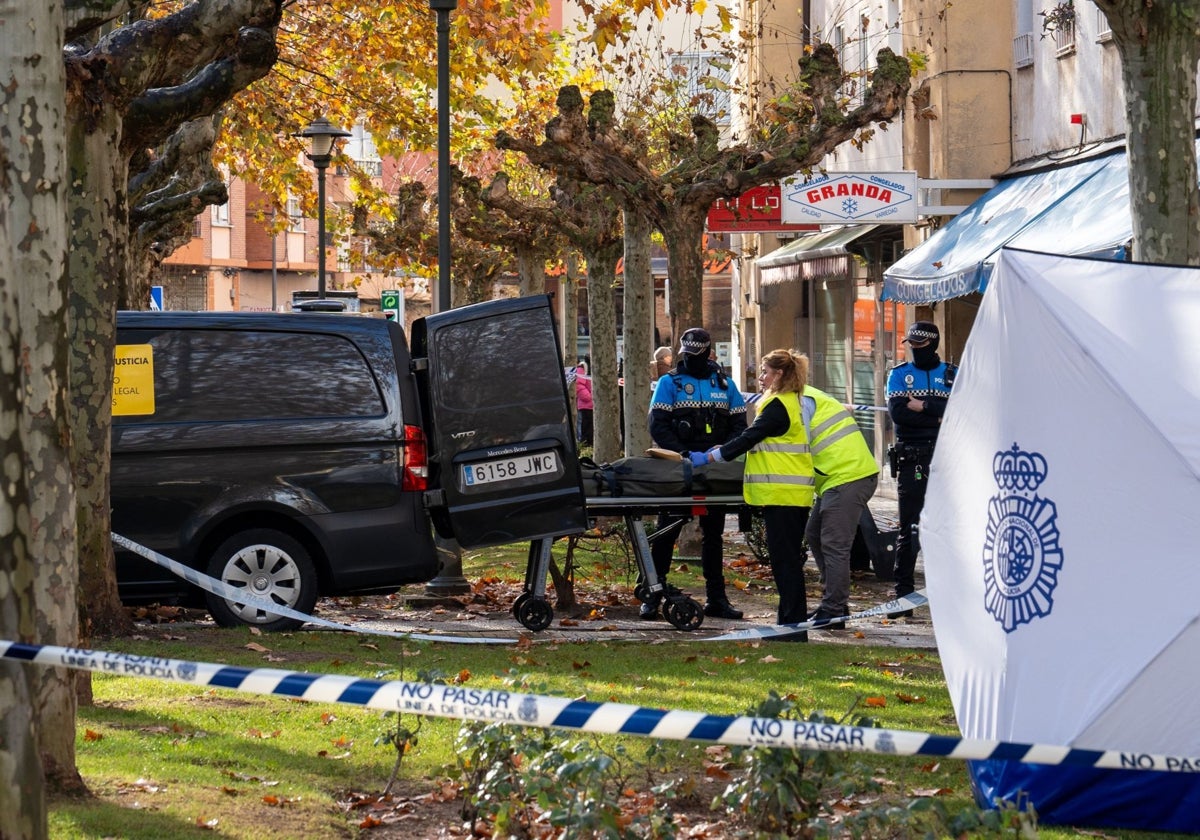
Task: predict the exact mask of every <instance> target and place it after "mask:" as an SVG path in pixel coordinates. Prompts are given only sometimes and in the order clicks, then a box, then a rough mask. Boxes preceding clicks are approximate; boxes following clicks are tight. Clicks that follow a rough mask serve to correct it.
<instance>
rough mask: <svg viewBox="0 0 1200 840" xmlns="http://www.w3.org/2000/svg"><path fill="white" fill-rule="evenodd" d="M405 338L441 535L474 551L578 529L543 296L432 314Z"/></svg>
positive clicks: (554, 342) (583, 519)
mask: <svg viewBox="0 0 1200 840" xmlns="http://www.w3.org/2000/svg"><path fill="white" fill-rule="evenodd" d="M410 337H411V339H412V354H413V368H414V370H415V372H416V377H417V389H418V391H419V392H420V395H421V408H422V412H423V415H424V417H423V422H424V426H425V433H426V436H427V438H428V445H429V465H430V477H429V478H430V481H429V486H430V487H431V488H432V489H431V490H430V491H429V492H428V493H427V494H426V500H427V503H428V505H429V509H430V512H431V514H432V516H433V521H434V525H435V526H436V527H437V529H438V532H439V533H440V534H441V535H442V536H444V537H447V538H450V537H453V538H454V539H456V540H457V541H458V543H459V544H460V545H462V546H465V547H476V546H485V545H499V544H502V543H511V542H523V541H526V540H533V539H539V538H542V537H557V536H563V535H565V534H575V533H579V532H581V531H583V530H584V529H585V528H586V527H587V516H586V513H585V511H584V493H583V483H582V481H581V479H580V474H579V459H578V457H577V455H576V450H575V435H574V431H573V429H572V426H571V412H570V408H569V404H568V391H567V383H566V379H565V377H564V367H563V359H562V353H561V351H560V350H559V346H558V339H557V337H556V332H555V328H554V316H553V314H552V311H551V308H550V298H549V297H548V296H546V295H537V296H532V297H525V298H515V299H510V300H497V301H489V302H487V303H480V304H475V305H472V306H464V307H462V308H460V309H452V310H450V311H448V312H440V313H437V314H435V315H429V316H427V317H425V318H421V319H419V320H417V321H416V322H415V323H414V324H413V329H412V335H411V336H410Z"/></svg>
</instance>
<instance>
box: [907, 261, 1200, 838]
mask: <svg viewBox="0 0 1200 840" xmlns="http://www.w3.org/2000/svg"><path fill="white" fill-rule="evenodd" d="M1197 325H1200V269H1195V268H1181V267H1167V266H1151V265H1142V264H1137V265H1134V264H1129V263H1124V262H1114V261H1108V260H1101V259H1086V258H1079V257H1065V256H1055V255H1047V254H1040V253H1032V252H1025V251H1017V250H1013V249H1009V248H1005V249H1004V250H1003V251H1001V253H1000V255H999V258H998V260H997V263H996V266H995V270H994V272H993V275H992V280H991V285H990V287H989V290H988V293H987V295H985V296H984V299H983V304H982V306H981V308H980V311H979V314H978V317H977V319H976V321H975V324H974V326H973V328H972V330H971V336H970V339H969V340H968V343H967V346H966V349H965V352H964V357H963V362H962V365H961V367H960V369H959V375H958V379H957V380H956V381H955V385H954V395H953V397H952V398H951V400H950V403H949V405H948V407H947V411H946V415H945V418H944V420H943V426H942V430H941V432H940V434H939V439H938V447H937V451H936V453H935V455H934V459H933V463H932V465H931V473H930V484H929V490H928V497H927V500H926V504H925V508H924V511H923V514H922V517H921V523H920V527H921V543H922V549H923V552H924V557H925V570H926V583H927V591H928V595H929V600H930V608H931V611H932V614H933V623H934V630H935V633H936V636H937V642H938V648H939V652H940V654H941V658H942V663H943V667H944V668H945V672H946V681H947V686H948V688H949V690H950V694H951V698H952V700H953V703H954V709H955V714H956V716H957V718H958V723H959V726H960V728H961V729H962V733H963V735H964V736H966V737H970V738H988V739H999V740H1005V741H1016V742H1026V743H1038V744H1059V745H1064V746H1070V747H1074V748H1078V749H1084V750H1101V749H1113V750H1120V751H1122V752H1127V753H1128V755H1129V765H1130V767H1131V768H1141V767H1144V766H1145V757H1146V754H1149V753H1160V754H1163V753H1169V754H1174V755H1182V756H1196V766H1195V768H1194V769H1195V770H1196V771H1197V772H1196V774H1195V775H1188V774H1181V773H1163V772H1157V771H1153V770H1147V769H1130V770H1091V769H1087V770H1081V769H1072V768H1067V767H1062V766H1039V765H1024V764H1020V763H1017V762H1005V761H982V762H972V763H971V775H972V782H973V784H974V786H975V790H976V796H977V798H978V799H979V800H980V802H981V804H994V803H995V801H996V800H998V799H1003V800H1008V801H1012V802H1017V801H1019V800H1024V801H1029V802H1032V803H1033V804H1034V806H1035V807H1036V808H1037V811H1038V814H1039V817H1040V819H1042V820H1043V821H1045V822H1057V823H1066V824H1075V825H1097V826H1124V827H1130V828H1138V829H1147V830H1161V831H1176V832H1189V833H1200V562H1197V559H1196V552H1197V547H1198V546H1200V422H1198V421H1197V418H1200V329H1198V327H1197ZM1183 769H1187V768H1183Z"/></svg>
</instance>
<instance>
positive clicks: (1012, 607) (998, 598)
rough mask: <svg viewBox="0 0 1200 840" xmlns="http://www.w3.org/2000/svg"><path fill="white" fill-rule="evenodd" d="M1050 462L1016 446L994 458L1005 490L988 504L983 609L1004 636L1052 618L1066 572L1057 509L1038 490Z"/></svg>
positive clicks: (1000, 484)
mask: <svg viewBox="0 0 1200 840" xmlns="http://www.w3.org/2000/svg"><path fill="white" fill-rule="evenodd" d="M1047 470H1048V465H1047V464H1046V459H1045V458H1044V457H1042V455H1040V454H1039V453H1037V452H1022V451H1021V449H1020V447H1019V446H1018V445H1017V444H1015V443H1014V444H1013V445H1012V449H1010V450H1008V451H1000V452H997V453H996V457H995V458H993V459H992V475H994V476H995V478H996V483H997V485H999V488H1000V492H999V493H998V494H997V495H995V496H993V497H992V498H991V499H990V500H989V501H988V524H987V533H986V536H985V538H984V543H983V578H984V600H985V603H984V606H985V607H986V608H987V611H988V612H989V613H991V615H992V617H993V618H995V619H996V621H998V622H1000V624H1001V626H1003V627H1004V632H1006V633H1012V632H1013V631H1014V630H1016V629H1017V628H1018V627H1019V626H1020V625H1022V624H1027V623H1029V622H1032V621H1033V620H1034V619H1035V618H1040V617H1044V616H1048V615H1050V611H1051V610H1052V609H1053V608H1054V589H1055V587H1056V586H1058V572H1059V570H1060V569H1062V564H1063V553H1062V548H1061V547H1060V546H1059V544H1058V536H1059V534H1058V522H1057V519H1058V511H1057V509H1056V508H1055V506H1054V502H1052V501H1050V500H1049V499H1043V498H1042V497H1041V496H1038V495H1037V493H1036V492H1035V491H1036V490H1037V488H1038V486H1039V485H1041V483H1042V482H1043V481H1044V480H1045V479H1046V473H1047Z"/></svg>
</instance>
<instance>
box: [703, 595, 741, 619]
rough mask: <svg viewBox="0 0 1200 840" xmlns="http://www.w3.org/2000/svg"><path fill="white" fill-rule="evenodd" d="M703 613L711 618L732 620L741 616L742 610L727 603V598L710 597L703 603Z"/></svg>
mask: <svg viewBox="0 0 1200 840" xmlns="http://www.w3.org/2000/svg"><path fill="white" fill-rule="evenodd" d="M704 614H705V615H710V616H712V617H713V618H729V619H734V620H736V619H739V618H741V617H742V611H741V610H739V609H737V608H736V607H734V606H733V604H731V603H729V599H728V598H710V599H709V600H708V603H706V604H705V605H704Z"/></svg>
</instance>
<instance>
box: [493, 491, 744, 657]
mask: <svg viewBox="0 0 1200 840" xmlns="http://www.w3.org/2000/svg"><path fill="white" fill-rule="evenodd" d="M745 504H746V502H745V500H744V499H743V498H742V497H741V496H740V495H736V496H733V495H722V496H596V497H590V498H587V499H585V508H586V512H587V517H588V519H589V521H590V520H592V519H595V518H596V517H599V516H619V517H621V518H622V519H623V520H624V521H625V527H626V529H627V531H628V533H629V538H630V542H631V543H632V545H633V555H634V559H635V560H636V561H637V566H638V571H639V572H640V574H641V582H640V583H639V584H638V586H637V588H636V589H635V590H634V594H635V595H636V596H637V598H638V600H640V601H642V602H645V601H646V600H647V599H648V598H649V597H651V596H654V595H660V596H662V601H663V614H664V615H665V616H666V619H667V621H669V622H670V623H671V625H672V626H673V627H676V628H677V629H679V630H696V629H698V628H699V627H700V626H701V625H702V624H703V623H704V610H703V609H702V608H701V606H700V604H699V603H697V602H696V601H695V600H694V599H693V598H692V597H691V596H690V595H688V594H686V593H684V592H681V591H680V590H678V589H675V588H674V587H673V586H668V585H666V584H664V583H663V582H662V581H660V580H659V579H658V573H657V572H656V571H655V570H654V560H653V558H652V557H651V555H650V541H651V540H653V539H655V538H657V537H659V536H664V535H666V534H668V533H670V532H671V531H678V530H680V529H682V528H683V526H684V524H686V523H687V522H690V521H691V520H692V519H694V518H695V517H697V516H702V515H704V514H706V513H708V512H709V508H715V507H721V508H733V509H735V510H736V509H738V508H741V507H744V506H745ZM660 514H668V515H670V516H678V517H680V518H679V519H678V520H677V521H676V522H674V523H672V524H670V525H668V526H666V527H665V528H663V529H662V530H660V531H655V532H654V533H652V534H649V535H647V534H646V527H645V525H644V523H643V522H642V518H643V517H645V516H652V515H654V516H657V515H660ZM553 544H554V540H553V539H551V538H543V539H539V540H533V541H532V542H530V544H529V557H528V560H527V562H526V565H525V584H524V587H523V590H522V592H521V594H520V595H518V596H517V599H516V600H515V601H514V602H513V606H512V612H513V615H514V616H515V617H516V619H517V621H519V622H520V623H521V624H522V625H523V626H525V627H526V628H528V629H529V630H532V631H533V632H535V633H536V632H539V631H541V630H545V629H546V628H547V627H549V626H550V624H551V622H552V621H553V620H554V608H553V607H552V606H551V605H550V602H549V601H548V600H547V599H546V578H547V576H548V575H549V574H550V557H551V553H550V552H551V547H552V546H553Z"/></svg>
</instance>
